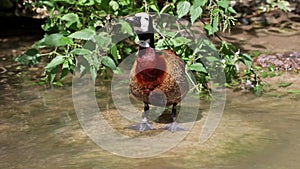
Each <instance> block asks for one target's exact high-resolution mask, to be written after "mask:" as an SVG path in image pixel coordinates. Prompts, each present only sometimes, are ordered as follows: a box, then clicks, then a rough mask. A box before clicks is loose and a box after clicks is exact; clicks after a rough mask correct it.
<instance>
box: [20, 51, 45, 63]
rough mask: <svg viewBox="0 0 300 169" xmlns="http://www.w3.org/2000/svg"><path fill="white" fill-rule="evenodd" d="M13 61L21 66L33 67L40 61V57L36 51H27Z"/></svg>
mask: <svg viewBox="0 0 300 169" xmlns="http://www.w3.org/2000/svg"><path fill="white" fill-rule="evenodd" d="M15 61H17V62H20V63H21V64H23V65H35V64H38V63H39V62H40V61H41V55H40V54H39V51H38V50H36V49H29V50H27V51H26V52H25V53H24V54H22V55H20V56H18V57H16V58H15Z"/></svg>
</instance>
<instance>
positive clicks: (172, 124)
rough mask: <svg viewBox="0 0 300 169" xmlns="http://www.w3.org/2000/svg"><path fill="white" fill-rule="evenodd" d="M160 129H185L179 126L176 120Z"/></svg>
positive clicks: (173, 130) (171, 130) (174, 130)
mask: <svg viewBox="0 0 300 169" xmlns="http://www.w3.org/2000/svg"><path fill="white" fill-rule="evenodd" d="M162 129H164V130H169V131H170V132H172V133H174V132H176V131H186V129H185V128H183V127H181V126H180V125H179V124H178V123H177V122H176V121H173V122H172V123H171V124H168V125H166V126H165V127H163V128H162Z"/></svg>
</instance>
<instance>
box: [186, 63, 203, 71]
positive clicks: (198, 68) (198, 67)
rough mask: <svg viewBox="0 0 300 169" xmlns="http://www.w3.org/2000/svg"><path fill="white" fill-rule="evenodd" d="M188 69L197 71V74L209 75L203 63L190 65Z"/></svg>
mask: <svg viewBox="0 0 300 169" xmlns="http://www.w3.org/2000/svg"><path fill="white" fill-rule="evenodd" d="M187 68H188V69H189V70H194V71H197V72H202V73H207V71H206V69H205V67H204V66H203V64H202V63H194V64H192V65H189V66H187Z"/></svg>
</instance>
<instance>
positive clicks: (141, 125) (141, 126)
mask: <svg viewBox="0 0 300 169" xmlns="http://www.w3.org/2000/svg"><path fill="white" fill-rule="evenodd" d="M148 114H149V104H147V103H145V104H144V112H143V115H142V118H143V121H142V122H141V123H138V124H136V125H134V126H130V127H128V128H129V129H133V130H138V131H140V132H143V131H147V130H153V129H154V127H152V125H151V124H150V123H149V121H148Z"/></svg>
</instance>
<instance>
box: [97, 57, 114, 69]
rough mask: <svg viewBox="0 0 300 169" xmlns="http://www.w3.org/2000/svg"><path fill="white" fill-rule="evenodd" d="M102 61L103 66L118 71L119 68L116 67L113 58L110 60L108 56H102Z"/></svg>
mask: <svg viewBox="0 0 300 169" xmlns="http://www.w3.org/2000/svg"><path fill="white" fill-rule="evenodd" d="M100 61H101V63H102V64H103V65H105V66H107V67H109V68H111V69H112V70H116V69H117V66H116V64H115V62H114V61H113V60H112V58H110V57H108V56H102V57H101V59H100Z"/></svg>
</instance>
